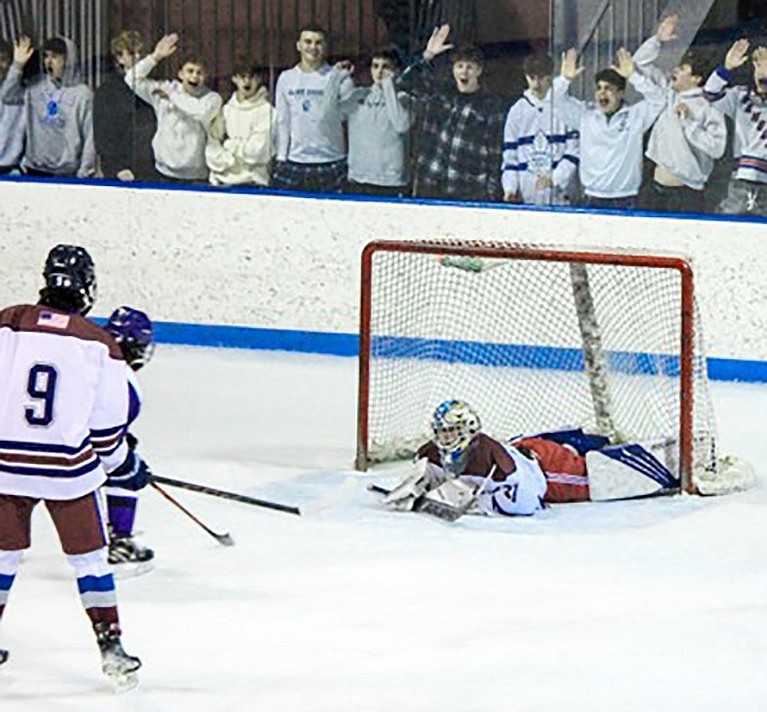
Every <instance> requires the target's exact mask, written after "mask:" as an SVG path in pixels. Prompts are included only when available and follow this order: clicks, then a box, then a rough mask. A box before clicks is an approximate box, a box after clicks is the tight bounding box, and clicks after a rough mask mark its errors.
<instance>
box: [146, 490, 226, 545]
mask: <svg viewBox="0 0 767 712" xmlns="http://www.w3.org/2000/svg"><path fill="white" fill-rule="evenodd" d="M149 484H150V485H151V486H152V487H153V488H154V489H155V490H156V491H157V492H159V493H160V494H161V495H162V496H163V497H165V499H167V500H168V501H169V502H170V503H171V504H172V505H174V506H175V507H178V509H180V510H181V511H182V512H183V513H184V514H186V516H187V517H189V519H191V520H192V521H193V522H194V523H195V524H196V525H197V526H198V527H200V528H201V529H202V530H204V531H205V532H207V533H208V534H210V536H212V537H213V538H214V539H215V540H216V541H217V542H218V543H219V544H221V545H222V546H234V539H232V536H231V534H229V532H225V533H224V534H220V533H219V532H217V531H214V530H213V529H211V528H210V527H209V526H208V525H207V524H205V522H203V521H202V520H201V519H200V518H199V517H197V516H196V515H194V514H192V512H190V511H189V510H188V509H187V508H186V507H185V506H184V505H183V504H181V502H179V501H178V500H177V499H176V498H175V497H173V496H171V495H170V493H168V492H166V491H165V490H164V489H163V488H162V487H160V485H158V484H157V482H154V481H152V482H150V483H149Z"/></svg>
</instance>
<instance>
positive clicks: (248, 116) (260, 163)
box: [205, 60, 275, 186]
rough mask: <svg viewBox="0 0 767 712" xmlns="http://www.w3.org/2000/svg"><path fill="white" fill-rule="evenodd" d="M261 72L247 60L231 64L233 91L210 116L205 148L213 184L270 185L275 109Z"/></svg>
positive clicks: (260, 69) (261, 70)
mask: <svg viewBox="0 0 767 712" xmlns="http://www.w3.org/2000/svg"><path fill="white" fill-rule="evenodd" d="M263 76H264V70H263V69H262V68H260V67H257V66H255V65H254V64H252V63H248V62H247V61H242V60H241V61H239V62H238V63H237V64H235V66H234V70H233V72H232V84H234V87H235V92H234V94H232V97H231V98H230V99H229V101H228V102H227V103H226V104H225V105H224V108H223V111H222V112H221V113H220V114H218V116H216V118H215V119H214V120H213V124H212V125H211V127H210V135H209V136H208V145H207V147H206V149H205V159H206V161H207V163H208V168H210V182H211V183H212V184H213V185H260V186H267V185H269V171H270V167H271V160H272V158H273V157H274V139H275V136H274V124H275V113H274V109H273V107H272V105H271V104H270V103H269V91H268V89H267V88H266V86H265V85H264V83H263Z"/></svg>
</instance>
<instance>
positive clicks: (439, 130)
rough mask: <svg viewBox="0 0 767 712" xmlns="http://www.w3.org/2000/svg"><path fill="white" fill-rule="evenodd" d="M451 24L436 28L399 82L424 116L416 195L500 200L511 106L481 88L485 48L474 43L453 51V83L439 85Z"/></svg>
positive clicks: (417, 159)
mask: <svg viewBox="0 0 767 712" xmlns="http://www.w3.org/2000/svg"><path fill="white" fill-rule="evenodd" d="M449 34H450V26H449V25H442V26H441V27H437V28H435V29H434V32H433V33H432V35H431V37H430V38H429V42H428V44H427V45H426V49H425V50H424V52H423V55H422V57H421V58H419V59H418V60H416V61H415V62H414V63H413V64H411V65H410V66H409V67H408V68H407V69H406V70H405V71H404V72H403V73H402V77H401V80H400V86H401V87H402V88H403V89H405V90H406V91H408V92H409V93H410V94H411V95H413V96H414V97H415V98H416V100H417V101H418V103H419V105H420V106H419V108H420V110H421V113H422V115H423V119H422V121H421V125H420V131H419V136H418V150H417V156H416V159H415V181H414V186H413V194H414V195H416V196H419V197H428V198H450V199H452V200H500V198H501V197H502V192H501V174H500V170H499V168H500V166H501V159H502V144H503V124H504V120H505V118H506V107H505V106H504V105H503V104H502V102H501V101H500V100H499V99H498V98H496V97H495V96H492V95H491V94H488V93H487V92H485V91H484V90H483V89H482V85H481V83H480V78H481V76H482V69H483V57H482V52H481V51H480V50H479V49H478V48H477V47H474V46H473V45H466V46H462V47H459V48H458V49H456V50H455V52H454V53H453V55H452V58H451V59H452V70H453V84H452V85H450V86H448V87H446V88H439V87H438V85H437V82H436V76H435V75H436V70H435V66H434V61H433V60H434V58H435V57H437V56H438V55H440V54H442V53H443V52H446V51H448V50H450V49H452V45H451V44H447V37H448V35H449Z"/></svg>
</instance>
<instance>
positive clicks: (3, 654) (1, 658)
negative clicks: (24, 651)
mask: <svg viewBox="0 0 767 712" xmlns="http://www.w3.org/2000/svg"><path fill="white" fill-rule="evenodd" d="M6 660H8V651H7V650H3V649H2V648H0V665H2V664H3V663H4V662H5V661H6Z"/></svg>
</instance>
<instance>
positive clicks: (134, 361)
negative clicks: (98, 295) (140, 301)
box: [104, 307, 154, 371]
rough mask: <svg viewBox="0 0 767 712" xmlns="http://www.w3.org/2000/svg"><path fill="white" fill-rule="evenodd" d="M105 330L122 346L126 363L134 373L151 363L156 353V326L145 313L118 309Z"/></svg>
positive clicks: (136, 310) (123, 308)
mask: <svg viewBox="0 0 767 712" xmlns="http://www.w3.org/2000/svg"><path fill="white" fill-rule="evenodd" d="M104 329H106V330H107V331H108V332H109V333H110V334H112V336H113V337H114V339H115V341H116V342H117V343H118V344H119V345H120V349H121V350H122V352H123V356H124V357H125V361H126V362H127V364H128V365H129V366H130V367H131V368H132V369H133V370H134V371H138V370H139V369H140V368H141V367H142V366H143V365H144V364H146V363H149V361H150V360H151V358H152V354H153V353H154V326H153V325H152V321H151V320H150V319H149V317H148V316H147V315H146V314H145V313H144V312H142V311H140V310H138V309H131V307H118V308H117V309H115V310H114V311H113V312H112V316H110V317H109V321H108V322H107V323H106V326H105V327H104Z"/></svg>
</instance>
